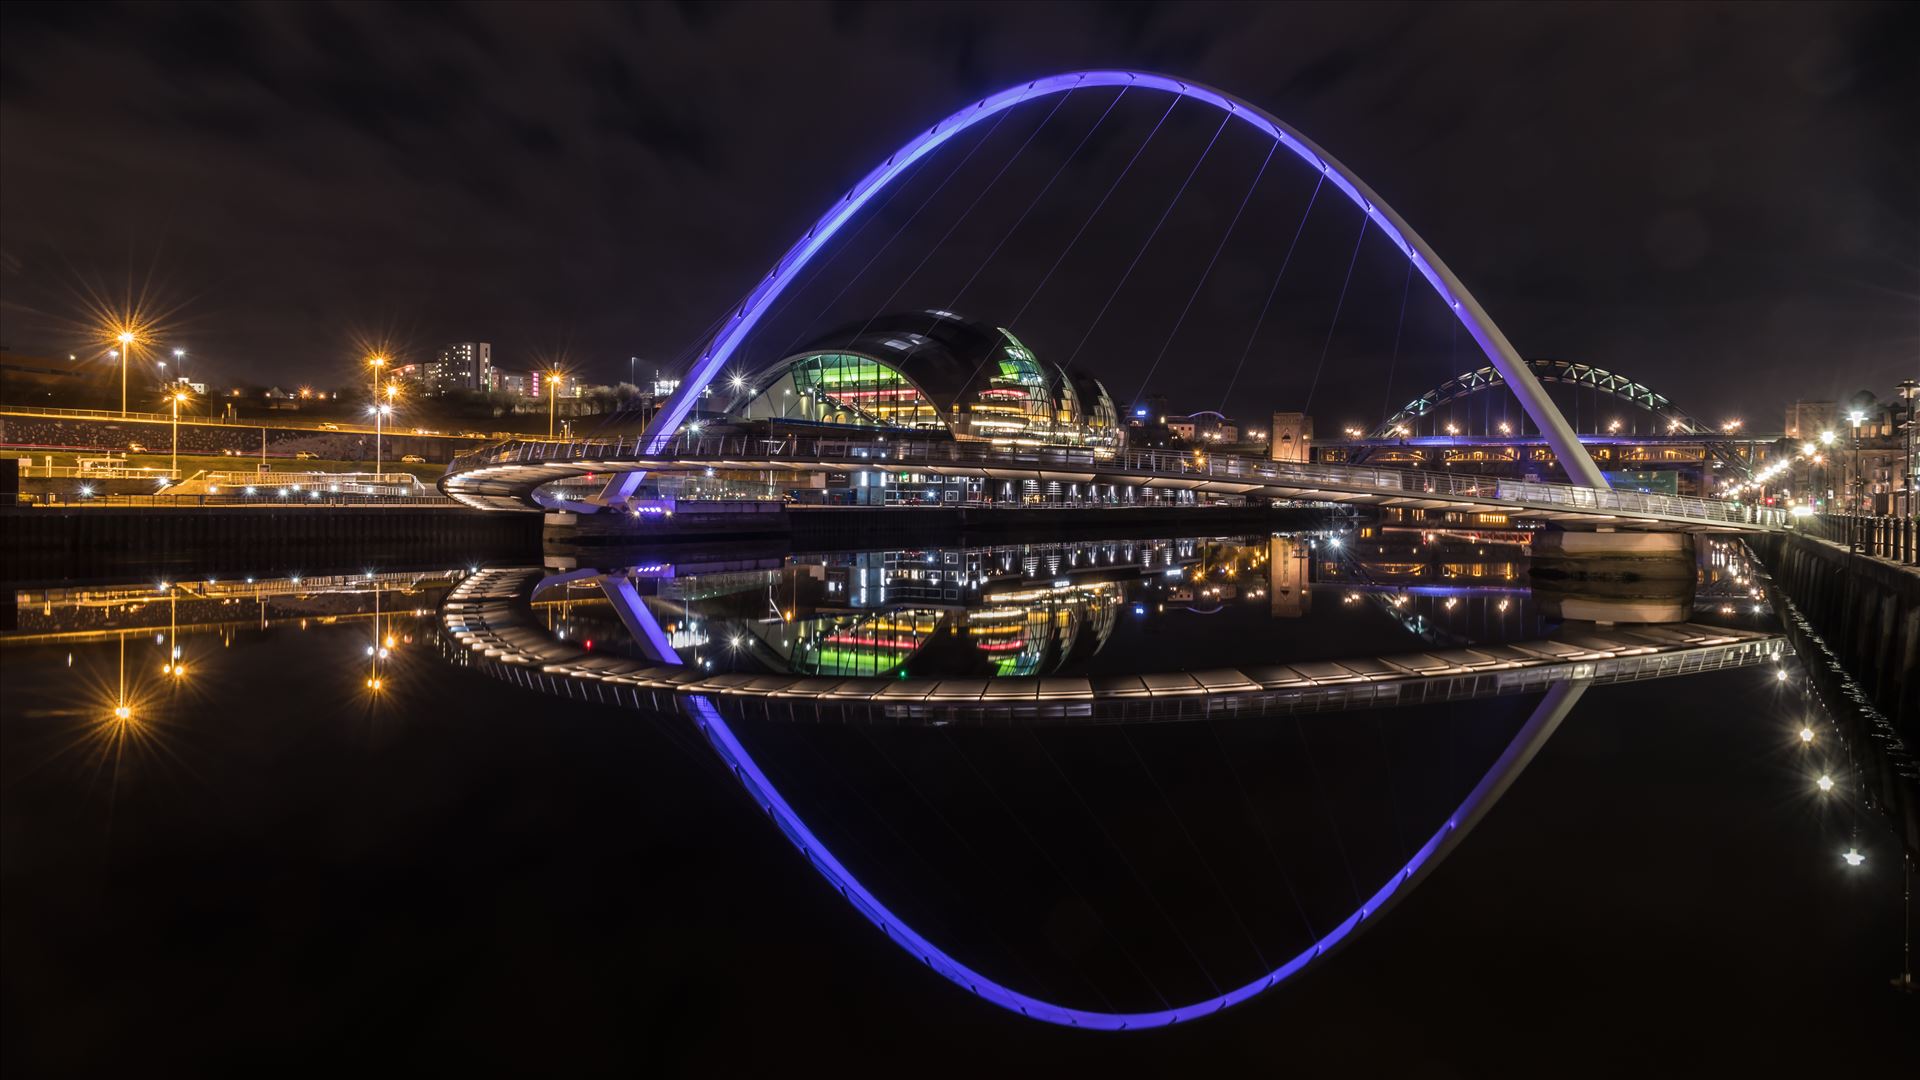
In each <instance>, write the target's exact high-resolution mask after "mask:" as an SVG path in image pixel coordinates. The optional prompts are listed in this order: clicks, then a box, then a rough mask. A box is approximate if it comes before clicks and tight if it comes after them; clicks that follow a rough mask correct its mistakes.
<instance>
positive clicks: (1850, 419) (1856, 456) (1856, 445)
mask: <svg viewBox="0 0 1920 1080" xmlns="http://www.w3.org/2000/svg"><path fill="white" fill-rule="evenodd" d="M1866 419H1867V414H1866V413H1864V412H1862V411H1860V410H1859V409H1854V410H1852V411H1850V412H1848V413H1847V424H1848V425H1849V428H1850V431H1851V434H1852V438H1853V478H1852V479H1851V480H1849V481H1848V483H1847V485H1846V488H1847V550H1848V551H1853V550H1855V549H1856V548H1857V547H1858V546H1859V544H1858V543H1857V541H1858V539H1859V536H1858V532H1859V530H1856V529H1855V528H1854V520H1853V519H1854V518H1855V517H1856V516H1858V515H1859V512H1860V489H1861V488H1863V487H1865V486H1866V485H1864V484H1862V483H1861V482H1860V425H1861V423H1863V422H1864V421H1865V420H1866Z"/></svg>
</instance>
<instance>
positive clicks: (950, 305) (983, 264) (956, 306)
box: [947, 86, 1131, 311]
mask: <svg viewBox="0 0 1920 1080" xmlns="http://www.w3.org/2000/svg"><path fill="white" fill-rule="evenodd" d="M1129 89H1131V88H1130V87H1125V86H1123V87H1121V88H1120V92H1119V93H1118V94H1115V95H1114V96H1113V100H1112V101H1109V102H1107V107H1106V109H1105V111H1103V112H1101V114H1100V116H1099V118H1098V119H1096V120H1094V122H1093V126H1092V127H1090V128H1088V129H1087V133H1086V134H1085V135H1082V136H1080V141H1079V143H1077V144H1075V146H1074V148H1073V150H1072V151H1071V152H1069V153H1068V154H1067V156H1066V157H1064V158H1062V159H1060V167H1059V168H1057V169H1055V170H1053V175H1052V176H1050V177H1048V178H1047V182H1046V183H1045V184H1043V185H1041V187H1040V193H1039V194H1037V195H1035V196H1034V197H1033V201H1031V202H1029V203H1027V208H1026V209H1025V210H1022V211H1020V216H1019V217H1017V218H1015V219H1014V220H1013V224H1012V225H1009V226H1008V227H1007V231H1006V233H1005V234H1004V235H1002V236H1001V237H1000V242H999V243H997V244H995V245H993V250H992V251H989V252H987V257H986V258H984V259H982V260H980V265H979V266H978V267H975V268H974V271H973V274H972V275H971V276H970V277H968V278H967V281H966V284H964V285H962V286H960V291H959V292H956V293H954V294H953V299H952V300H949V301H947V310H948V311H958V310H960V298H961V297H963V296H965V295H966V294H967V290H968V289H970V288H972V287H973V283H974V282H975V281H976V280H978V279H979V277H980V275H981V274H982V273H984V272H985V271H986V269H987V265H988V264H989V263H991V262H993V257H994V256H996V255H998V254H1000V249H1001V248H1003V247H1005V246H1006V244H1007V241H1009V240H1011V239H1013V234H1014V233H1015V232H1017V231H1019V229H1020V226H1021V225H1022V224H1024V223H1025V222H1026V220H1027V215H1029V214H1031V213H1033V210H1034V208H1035V207H1037V206H1039V205H1040V200H1041V199H1043V198H1045V197H1046V195H1047V192H1048V191H1051V190H1052V189H1053V185H1054V182H1055V181H1057V180H1059V179H1060V174H1061V173H1064V172H1066V171H1067V166H1068V165H1071V164H1073V159H1074V158H1076V157H1078V156H1079V154H1080V151H1081V150H1083V149H1085V148H1086V145H1087V142H1088V140H1090V139H1092V138H1093V133H1094V132H1096V131H1099V130H1100V126H1101V125H1102V124H1104V123H1106V122H1107V116H1108V115H1109V114H1111V113H1112V112H1113V108H1114V106H1116V105H1118V104H1120V99H1121V98H1123V97H1126V96H1127V91H1128V90H1129Z"/></svg>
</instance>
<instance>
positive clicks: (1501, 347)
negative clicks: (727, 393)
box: [597, 70, 1609, 505]
mask: <svg viewBox="0 0 1920 1080" xmlns="http://www.w3.org/2000/svg"><path fill="white" fill-rule="evenodd" d="M1092 87H1119V88H1121V92H1122V93H1126V92H1129V91H1132V90H1136V89H1137V90H1143V91H1157V92H1160V93H1165V94H1171V95H1173V96H1175V97H1176V98H1182V99H1187V100H1192V101H1196V102H1200V103H1202V104H1204V105H1208V106H1211V107H1213V108H1215V109H1218V110H1220V111H1221V112H1223V113H1225V114H1226V116H1227V118H1228V119H1230V120H1238V121H1241V122H1243V123H1245V124H1247V125H1248V126H1250V127H1252V128H1253V129H1254V130H1256V131H1258V132H1260V133H1261V134H1263V135H1266V136H1267V137H1269V138H1271V139H1273V140H1274V142H1275V144H1276V148H1280V147H1284V148H1285V149H1286V150H1287V151H1288V152H1289V153H1291V154H1292V155H1293V156H1294V157H1296V158H1298V159H1299V160H1300V161H1302V162H1304V163H1305V164H1306V165H1307V166H1308V167H1309V168H1311V169H1313V170H1314V171H1315V172H1317V173H1319V174H1320V176H1321V177H1322V178H1323V180H1324V182H1325V183H1327V184H1328V185H1330V186H1331V187H1333V188H1334V189H1335V190H1337V191H1339V192H1340V193H1341V194H1343V195H1345V196H1346V197H1347V199H1348V201H1350V202H1352V203H1353V205H1354V206H1356V207H1358V208H1359V209H1360V210H1361V212H1362V213H1364V214H1365V215H1366V218H1367V222H1368V224H1369V226H1370V227H1371V228H1373V229H1377V230H1378V231H1379V232H1380V233H1381V235H1383V236H1385V237H1386V238H1387V239H1388V241H1389V242H1391V243H1392V244H1393V246H1394V247H1395V248H1397V249H1398V250H1399V251H1400V253H1401V254H1403V255H1404V256H1406V258H1407V260H1408V262H1409V263H1410V264H1411V268H1412V269H1413V270H1416V271H1418V272H1419V274H1420V277H1421V278H1422V279H1423V280H1425V281H1426V282H1427V284H1428V285H1429V286H1431V287H1432V288H1433V290H1434V292H1435V293H1436V294H1437V295H1438V296H1439V297H1440V299H1441V301H1442V302H1443V303H1444V304H1446V306H1447V310H1448V311H1450V312H1452V314H1453V316H1454V317H1455V318H1456V319H1458V320H1459V322H1460V324H1461V326H1462V327H1464V328H1465V329H1466V331H1467V333H1468V334H1469V335H1471V336H1472V337H1473V339H1474V341H1475V342H1476V343H1478V344H1479V346H1480V350H1481V352H1482V353H1484V354H1485V355H1486V357H1487V360H1488V362H1489V363H1490V364H1491V366H1492V368H1493V369H1494V370H1496V371H1498V372H1499V373H1500V375H1501V376H1502V377H1503V378H1504V379H1505V381H1506V382H1507V384H1508V385H1510V386H1512V387H1513V390H1514V393H1515V395H1516V396H1517V397H1518V398H1519V399H1520V404H1521V407H1522V408H1524V409H1525V410H1526V412H1527V414H1528V415H1529V416H1531V417H1532V418H1533V422H1534V424H1535V425H1536V426H1537V427H1538V428H1539V430H1540V432H1541V435H1542V437H1543V438H1545V440H1546V442H1547V444H1548V445H1549V446H1550V447H1552V449H1553V451H1554V454H1555V455H1556V456H1557V457H1558V459H1559V460H1560V462H1561V463H1562V467H1563V468H1565V469H1566V471H1567V474H1568V476H1569V477H1571V478H1572V479H1573V480H1574V482H1575V483H1577V484H1580V485H1582V486H1585V487H1589V488H1597V489H1602V490H1605V489H1607V488H1608V487H1609V485H1608V483H1607V479H1606V477H1605V475H1604V474H1602V473H1601V471H1600V467H1599V466H1598V465H1596V464H1595V463H1594V461H1593V458H1592V457H1591V456H1590V455H1589V454H1588V453H1587V451H1586V448H1585V447H1583V446H1582V445H1581V444H1580V440H1579V438H1578V437H1577V436H1576V435H1575V433H1574V431H1573V427H1572V425H1570V424H1569V423H1568V422H1567V419H1566V417H1564V416H1562V415H1561V414H1560V411H1559V409H1558V408H1556V407H1555V406H1554V404H1553V401H1552V400H1551V399H1550V398H1549V397H1548V396H1547V393H1546V390H1545V388H1544V387H1542V386H1541V385H1540V383H1539V382H1538V380H1536V379H1535V378H1534V374H1533V371H1532V369H1531V368H1529V367H1528V366H1527V364H1526V362H1525V361H1524V360H1522V359H1521V357H1520V354H1519V352H1518V351H1517V350H1515V349H1514V347H1513V343H1512V342H1510V341H1508V340H1507V336H1506V334H1505V333H1503V332H1502V331H1501V330H1500V328H1499V327H1498V326H1496V325H1494V322H1493V319H1492V318H1491V317H1489V316H1488V314H1487V312H1486V309H1485V308H1483V307H1481V305H1480V302H1479V301H1478V300H1475V299H1474V297H1473V295H1472V294H1471V293H1469V292H1468V291H1467V288H1466V286H1465V285H1463V284H1462V283H1461V281H1460V279H1459V278H1458V277H1457V276H1455V274H1454V273H1453V271H1452V270H1450V269H1448V267H1447V265H1446V263H1444V262H1443V261H1442V260H1441V259H1440V256H1439V254H1438V253H1437V252H1435V251H1434V249H1433V248H1432V246H1431V245H1429V244H1428V243H1427V242H1426V241H1425V240H1422V239H1421V238H1420V236H1419V235H1418V234H1417V233H1415V232H1414V231H1413V228H1412V226H1410V225H1408V224H1407V222H1406V221H1405V220H1404V219H1403V218H1401V217H1400V215H1399V214H1398V213H1396V212H1395V211H1394V210H1393V208H1392V207H1390V206H1388V205H1387V203H1386V201H1385V200H1384V199H1382V198H1381V197H1380V196H1379V194H1378V193H1376V192H1375V191H1374V190H1373V189H1372V188H1371V187H1368V186H1367V184H1366V182H1365V181H1363V180H1361V179H1360V177H1359V176H1358V175H1357V174H1356V173H1354V171H1353V170H1352V169H1349V168H1348V167H1347V166H1345V165H1343V164H1342V163H1341V162H1340V161H1338V160H1337V159H1335V158H1334V157H1333V156H1332V155H1331V154H1328V153H1327V152H1326V151H1324V150H1322V149H1321V148H1320V147H1319V146H1318V145H1316V144H1315V143H1313V142H1312V141H1311V140H1309V139H1308V138H1307V137H1306V136H1305V135H1303V134H1301V133H1300V132H1298V131H1296V130H1295V129H1294V128H1293V127H1291V126H1289V125H1288V124H1286V123H1284V122H1283V121H1281V120H1280V119H1279V118H1278V117H1276V116H1274V115H1273V114H1271V113H1269V112H1267V111H1266V110H1264V109H1261V108H1260V107H1259V106H1257V105H1254V104H1252V103H1251V102H1248V101H1245V100H1243V99H1241V98H1238V97H1235V96H1234V95H1232V94H1228V93H1226V92H1224V91H1221V90H1216V89H1214V88H1212V87H1209V86H1205V85H1203V84H1200V83H1196V82H1191V81H1188V80H1184V79H1176V78H1173V77H1170V76H1167V75H1159V74H1154V73H1151V72H1142V71H1117V70H1115V71H1078V72H1069V73H1067V74H1062V75H1053V76H1049V77H1046V78H1041V79H1035V80H1033V81H1032V82H1028V83H1022V84H1020V85H1018V86H1014V87H1010V88H1008V89H1006V90H1002V91H1000V92H999V93H997V94H993V95H991V96H988V97H985V98H982V99H980V100H979V101H977V102H974V103H973V104H972V105H969V106H967V107H966V108H963V109H961V110H960V111H958V112H956V113H954V114H953V115H951V116H949V117H947V118H946V119H944V120H942V121H940V122H939V123H937V124H935V125H933V127H931V128H929V129H927V130H926V131H924V132H922V133H921V134H919V135H917V136H915V137H914V138H913V139H912V140H910V141H909V142H908V143H907V144H906V145H905V146H903V147H901V148H900V149H899V150H898V151H896V152H895V153H894V154H893V155H892V156H890V157H888V158H887V159H886V160H885V161H883V162H881V163H880V164H879V165H877V166H875V167H874V169H873V171H871V172H869V173H868V174H867V175H866V176H865V177H863V178H862V179H861V180H860V182H859V183H858V184H856V185H854V187H853V189H852V190H850V191H848V192H847V193H846V195H845V196H843V197H842V198H841V199H840V200H839V201H838V202H837V203H835V204H834V206H833V208H832V209H830V210H828V211H827V212H826V213H825V214H824V215H822V216H821V217H820V219H819V220H818V221H816V222H815V223H814V224H813V226H812V227H810V228H809V229H808V230H807V231H806V232H805V233H804V234H802V235H801V237H800V239H799V240H798V241H796V242H795V243H794V245H793V246H792V247H791V248H789V249H788V250H787V252H786V254H785V255H782V256H781V257H780V260H779V261H778V262H776V263H774V265H773V267H772V269H770V270H769V271H768V272H767V274H766V276H765V277H763V278H762V279H761V280H760V282H759V284H757V285H756V286H755V287H754V289H753V291H752V292H750V293H748V294H747V296H746V298H745V299H743V300H742V301H741V302H740V304H739V305H738V306H737V307H735V308H734V309H733V311H732V312H731V313H730V314H729V315H728V316H727V317H726V318H725V320H724V322H723V323H722V325H721V327H720V329H719V330H718V331H717V332H716V333H715V334H714V336H713V338H712V340H711V341H709V342H708V343H707V345H706V347H705V348H704V349H702V350H701V352H700V354H699V356H698V359H696V360H695V361H694V364H693V367H692V369H691V370H689V371H688V372H687V377H686V379H685V380H684V381H683V382H682V383H681V385H680V389H679V391H678V392H677V393H676V394H675V395H674V397H673V398H672V400H671V401H670V402H669V403H668V405H667V407H665V408H663V409H662V410H660V412H659V413H658V414H657V415H656V416H655V417H654V419H653V421H652V422H651V423H649V424H648V425H647V430H646V434H645V435H644V437H643V438H644V441H645V445H646V448H647V453H649V454H657V453H659V452H660V451H661V450H663V449H664V448H665V447H666V446H667V444H668V443H669V442H671V441H672V439H673V438H674V436H675V434H676V433H678V432H679V430H680V425H681V423H682V422H684V421H685V420H686V418H687V415H688V413H690V412H691V411H692V409H693V407H694V405H695V403H696V402H698V401H699V399H700V394H701V391H702V390H704V389H705V388H706V387H707V386H709V385H710V384H711V383H712V382H713V380H714V379H716V378H718V377H719V376H720V374H721V372H722V371H724V370H725V369H726V367H727V365H728V363H729V362H731V361H732V359H733V358H734V356H735V354H736V353H737V352H738V351H739V349H740V348H741V346H742V345H743V344H744V343H745V342H746V340H747V338H748V337H749V336H750V335H751V334H752V332H753V330H754V327H755V326H756V325H758V323H759V322H760V320H761V318H762V317H764V316H765V315H766V314H767V313H768V311H770V310H771V309H772V307H773V305H774V304H775V303H776V302H777V301H778V300H779V298H780V297H781V295H782V294H783V293H785V292H786V290H787V288H788V286H789V285H791V284H792V283H793V281H794V280H795V279H796V277H797V276H798V275H799V274H800V272H801V271H802V270H803V269H804V268H805V267H806V266H807V264H808V263H810V262H811V261H813V259H814V257H815V256H817V255H818V254H819V253H820V252H821V251H822V250H824V248H825V246H826V244H827V242H828V241H829V240H831V239H832V238H833V237H834V236H835V235H836V234H837V233H838V232H839V231H840V230H841V229H842V228H843V227H845V226H846V224H847V223H848V222H849V221H851V220H852V219H853V218H854V217H855V216H856V215H858V214H859V212H860V211H861V209H863V208H864V207H865V206H866V205H867V204H868V203H869V202H870V201H872V200H873V199H874V198H875V197H876V196H877V195H879V194H880V192H881V191H882V190H884V189H886V188H887V187H888V186H889V185H891V184H892V183H893V182H894V181H895V180H896V179H898V178H899V177H900V176H901V175H903V174H904V173H905V172H906V171H907V170H908V169H909V168H911V167H912V166H913V165H914V164H915V163H916V162H918V161H920V160H921V159H922V158H924V157H926V156H927V155H928V154H930V153H932V152H934V151H935V150H937V149H938V148H939V147H940V146H942V145H943V144H945V143H946V142H948V141H950V140H951V139H953V138H954V137H955V136H956V135H958V134H960V133H961V132H962V131H965V130H967V129H968V128H971V127H973V126H975V125H976V124H979V123H981V122H983V121H985V120H988V119H991V118H992V117H994V116H996V115H998V114H999V113H1001V112H1004V111H1005V110H1007V109H1010V108H1013V107H1015V106H1017V105H1021V104H1024V103H1026V102H1029V101H1033V100H1036V99H1038V98H1042V97H1047V96H1050V95H1054V94H1065V93H1071V92H1072V91H1075V90H1080V89H1086V88H1092ZM643 477H644V473H638V472H635V473H627V474H625V475H622V476H620V477H617V478H615V480H614V482H612V483H610V484H609V485H608V489H607V491H606V492H605V494H604V495H603V496H602V498H601V499H600V500H598V501H597V502H598V504H599V505H607V504H614V505H618V504H624V503H625V502H627V501H628V500H629V499H630V498H631V497H632V494H633V492H634V491H635V490H637V489H638V487H639V485H640V481H641V479H642V478H643Z"/></svg>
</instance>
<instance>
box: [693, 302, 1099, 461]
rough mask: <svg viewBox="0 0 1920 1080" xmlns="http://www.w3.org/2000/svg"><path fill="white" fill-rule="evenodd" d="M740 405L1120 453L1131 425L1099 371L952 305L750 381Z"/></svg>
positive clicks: (765, 415) (846, 422)
mask: <svg viewBox="0 0 1920 1080" xmlns="http://www.w3.org/2000/svg"><path fill="white" fill-rule="evenodd" d="M741 382H742V384H743V385H742V387H741V388H740V389H739V390H738V391H737V393H736V399H735V401H734V403H733V405H732V407H731V409H730V411H731V413H732V414H733V415H734V416H736V417H738V418H740V419H743V420H771V421H787V422H792V423H806V424H821V425H827V426H834V427H852V428H884V429H888V430H894V431H906V432H921V433H930V434H931V433H938V434H944V435H948V436H951V437H952V438H955V439H962V440H968V441H982V442H996V443H1003V444H1007V445H1025V446H1085V447H1091V448H1093V449H1095V450H1096V451H1100V452H1107V453H1111V452H1112V451H1114V450H1116V449H1118V448H1119V446H1120V442H1121V437H1122V432H1123V430H1124V429H1123V427H1122V426H1121V425H1120V423H1119V414H1118V411H1117V410H1116V409H1115V408H1114V405H1113V400H1112V398H1111V397H1110V396H1109V395H1108V394H1107V391H1106V388H1105V387H1104V386H1102V385H1101V384H1100V381H1099V380H1098V379H1094V378H1092V377H1090V376H1086V375H1069V374H1068V373H1067V372H1065V371H1063V370H1062V369H1060V368H1059V367H1057V366H1054V365H1048V364H1044V363H1042V362H1041V361H1040V360H1039V358H1038V357H1036V356H1035V355H1034V353H1033V351H1032V350H1031V349H1029V348H1028V347H1027V346H1026V344H1025V343H1024V342H1022V341H1021V340H1020V339H1019V338H1016V337H1014V336H1013V334H1012V333H1010V332H1008V331H1007V330H1005V329H1002V328H999V327H994V326H989V325H986V324H983V323H978V322H973V321H970V320H967V319H963V318H961V317H960V316H957V315H954V314H953V313H951V312H943V311H922V312H908V313H903V314H899V315H892V316H885V317H881V318H877V319H874V320H872V321H870V322H869V323H866V324H863V325H862V326H860V327H857V328H852V329H851V330H848V331H839V332H835V333H832V334H828V335H826V336H825V337H823V338H822V339H821V340H820V341H819V342H817V343H816V344H815V345H814V346H812V347H809V348H807V349H803V350H802V351H800V352H798V353H796V354H794V355H793V356H790V357H788V358H786V359H785V360H782V361H781V362H780V363H778V364H776V365H774V366H773V367H772V368H770V369H768V370H766V371H763V372H761V373H760V374H759V375H758V376H757V377H755V378H753V379H743V380H741Z"/></svg>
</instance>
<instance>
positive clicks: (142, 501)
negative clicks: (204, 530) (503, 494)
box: [16, 486, 460, 510]
mask: <svg viewBox="0 0 1920 1080" xmlns="http://www.w3.org/2000/svg"><path fill="white" fill-rule="evenodd" d="M16 505H19V506H28V507H34V506H39V507H76V506H147V507H161V508H169V509H179V508H186V507H197V506H263V507H276V506H277V507H283V508H287V509H296V510H304V509H311V508H318V507H329V506H414V507H420V506H435V507H454V506H459V505H460V503H458V502H456V501H455V500H453V499H450V498H447V497H446V496H444V495H440V494H438V493H437V492H435V491H434V490H433V489H432V488H422V489H420V491H419V493H418V494H408V495H368V494H362V493H359V492H350V491H316V490H313V489H311V488H308V489H306V490H303V491H292V490H289V492H288V493H287V494H286V495H281V494H280V489H279V488H278V487H277V486H276V487H274V488H273V489H272V490H271V491H264V490H263V491H261V492H259V493H256V494H253V495H247V494H244V493H235V494H228V493H227V492H224V491H222V492H219V493H217V494H191V495H164V494H161V495H81V494H79V493H77V492H49V493H47V494H44V495H29V494H22V495H20V496H19V501H18V503H17V504H16Z"/></svg>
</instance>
